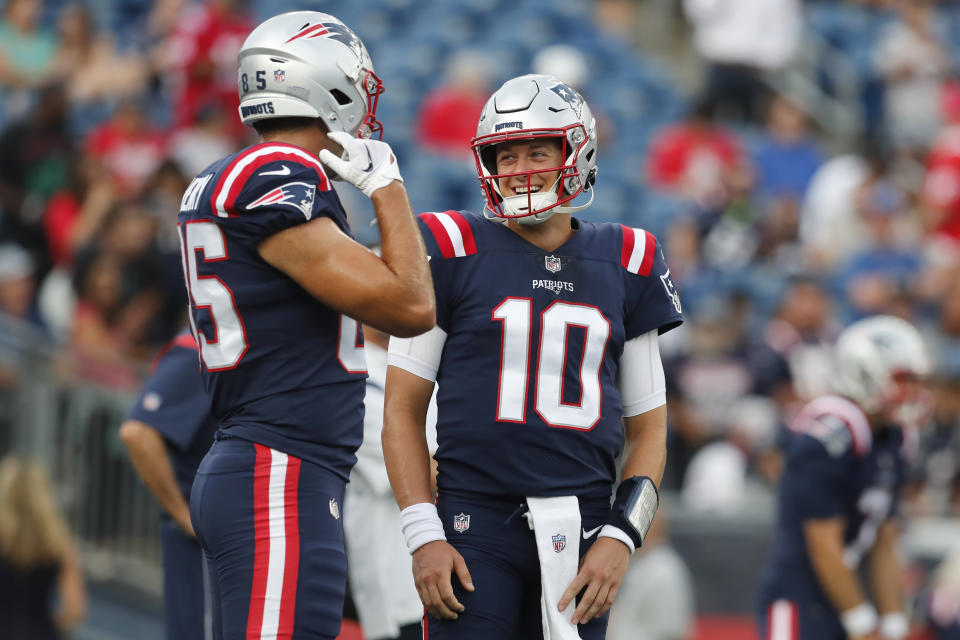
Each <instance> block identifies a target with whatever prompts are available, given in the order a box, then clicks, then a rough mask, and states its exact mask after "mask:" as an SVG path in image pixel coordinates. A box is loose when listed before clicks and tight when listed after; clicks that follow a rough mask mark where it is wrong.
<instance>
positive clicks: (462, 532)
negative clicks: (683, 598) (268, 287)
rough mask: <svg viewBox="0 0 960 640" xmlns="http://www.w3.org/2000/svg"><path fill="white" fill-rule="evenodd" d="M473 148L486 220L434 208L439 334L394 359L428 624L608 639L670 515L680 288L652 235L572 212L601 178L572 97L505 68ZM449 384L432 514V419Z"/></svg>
mask: <svg viewBox="0 0 960 640" xmlns="http://www.w3.org/2000/svg"><path fill="white" fill-rule="evenodd" d="M473 149H474V151H475V154H476V157H477V166H478V172H479V177H480V179H481V183H482V186H483V191H484V195H485V197H486V201H487V210H488V215H489V218H485V217H481V216H479V215H476V214H473V213H469V212H457V211H447V212H437V213H425V214H423V215H421V216H420V228H421V231H422V232H423V236H424V238H425V240H426V243H427V249H428V253H429V255H430V265H431V269H432V271H433V277H434V286H435V290H436V297H437V327H436V328H435V329H433V330H432V331H430V332H429V333H427V334H425V335H423V336H418V337H415V338H412V339H408V340H398V339H393V340H391V344H390V353H389V359H388V364H389V365H390V366H389V368H388V374H387V385H386V401H385V406H386V410H385V426H384V431H383V448H384V455H385V458H386V462H387V470H388V472H389V475H390V480H391V483H392V485H393V488H394V491H395V493H396V496H397V500H398V503H399V505H400V507H401V509H402V510H403V511H402V519H403V527H404V534H405V537H406V540H407V546H408V549H409V551H410V552H411V553H412V554H413V570H414V579H415V582H416V584H417V587H418V590H419V592H420V596H421V600H422V601H423V602H424V605H425V606H426V609H427V612H428V614H429V615H428V616H427V617H426V619H425V625H426V627H427V628H426V629H425V633H424V636H425V637H426V636H427V635H429V637H430V638H431V640H435V639H437V638H441V639H444V640H447V639H452V638H455V639H468V638H491V639H494V638H495V639H501V638H502V639H507V638H525V639H526V638H539V637H542V636H541V633H543V635H544V636H546V637H550V638H578V637H583V638H591V639H592V638H602V637H604V634H605V628H606V612H607V610H608V609H609V606H610V604H611V603H612V601H613V598H614V596H615V595H616V591H617V588H618V587H619V584H620V580H622V578H623V574H624V571H625V570H626V566H627V562H628V559H629V554H630V553H631V552H632V550H633V549H635V547H636V546H638V545H639V544H641V542H642V538H643V535H644V534H645V533H646V529H647V527H649V524H650V521H651V520H652V518H653V514H654V512H655V511H656V506H657V495H656V484H657V483H659V481H660V478H661V475H662V473H663V466H664V462H665V457H666V445H665V442H666V439H665V435H666V410H665V406H664V403H665V389H664V382H663V368H662V366H661V364H660V359H659V353H658V349H657V336H658V334H659V333H662V332H664V331H667V330H669V329H671V328H673V327H675V326H676V325H678V324H680V322H681V309H680V301H679V297H678V295H677V292H676V290H675V289H674V287H673V283H672V282H671V280H670V274H669V271H668V269H667V267H666V264H665V263H664V258H663V254H662V252H661V250H660V247H659V246H658V243H657V240H656V238H654V237H653V235H651V234H650V233H648V232H646V231H644V230H642V229H635V228H630V227H626V226H623V225H619V224H611V223H590V222H586V221H581V220H579V219H576V218H573V217H572V215H571V214H572V213H573V212H575V211H577V210H579V209H582V208H584V207H585V206H586V205H579V206H577V205H574V199H575V198H577V197H579V196H581V194H584V193H585V194H586V195H590V196H591V197H592V193H593V183H594V179H595V177H596V125H595V121H594V118H593V116H592V115H591V113H590V109H589V107H588V106H587V104H586V103H585V102H584V101H583V99H582V98H581V97H580V95H579V94H578V93H576V91H574V90H573V89H571V88H570V87H568V86H566V85H564V84H562V83H560V82H559V81H557V80H556V79H554V78H552V77H550V76H523V77H520V78H515V79H513V80H510V81H508V82H507V83H506V84H504V85H503V87H501V88H500V89H499V90H498V91H497V92H496V93H494V95H493V96H492V97H491V98H490V100H489V102H488V103H487V105H486V107H485V108H484V110H483V114H482V116H481V119H480V124H479V127H478V137H477V138H476V139H474V142H473ZM587 204H589V202H588V203H587ZM435 381H436V383H438V384H439V390H438V395H437V403H438V414H437V440H438V450H437V452H436V454H435V457H436V459H437V461H438V466H439V475H438V479H437V485H438V496H437V501H436V507H434V506H433V504H432V503H433V499H432V496H431V494H430V484H429V464H428V456H427V449H426V445H425V440H424V431H423V428H424V426H423V425H424V415H425V412H426V407H427V403H428V401H429V399H430V395H431V392H432V389H433V387H434V382H435ZM621 453H623V473H622V482H620V485H619V488H617V500H616V501H615V502H614V505H613V507H612V508H611V504H610V498H611V494H612V492H613V490H614V488H615V487H617V478H616V467H617V458H618V456H619V455H620V454H621ZM598 532H599V533H598ZM581 557H582V558H583V564H582V567H581V568H580V569H579V571H578V561H579V560H580V558H581ZM453 573H455V574H456V578H453V577H452V574H453ZM581 589H585V591H584V594H583V596H582V597H581V598H580V600H579V602H578V603H574V602H572V600H573V597H574V596H575V595H576V594H578V593H579V592H580V591H581ZM541 603H542V606H541ZM561 608H562V609H563V611H562V612H561V610H560V609H561ZM577 625H579V626H577ZM578 633H579V635H578Z"/></svg>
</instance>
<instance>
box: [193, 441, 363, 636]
mask: <svg viewBox="0 0 960 640" xmlns="http://www.w3.org/2000/svg"><path fill="white" fill-rule="evenodd" d="M343 490H344V482H343V481H342V480H341V479H340V478H338V477H337V476H336V475H334V474H333V473H331V472H329V471H327V470H325V469H322V468H320V467H318V466H317V465H314V464H311V463H308V462H303V461H301V460H300V459H298V458H295V457H294V456H290V455H287V454H284V453H281V452H279V451H276V450H274V449H270V448H268V447H265V446H263V445H260V444H255V443H253V442H249V441H246V440H242V439H238V438H224V439H220V440H217V441H215V442H214V444H213V447H212V448H211V449H210V452H209V453H207V455H206V457H205V458H204V459H203V462H202V463H201V464H200V468H199V469H198V471H197V477H196V479H195V480H194V483H193V489H192V493H191V499H190V517H191V520H192V521H193V526H194V528H195V529H196V531H197V536H198V538H199V539H200V543H201V544H202V545H203V548H204V550H205V551H206V552H207V557H208V558H210V559H211V560H212V561H213V564H214V566H215V569H216V571H215V575H216V584H215V585H214V592H215V598H216V599H217V600H218V602H219V609H220V622H221V628H222V637H223V640H252V639H257V640H268V639H269V640H307V639H310V640H320V639H323V640H331V639H333V638H336V636H337V634H338V633H339V631H340V621H341V618H342V614H343V598H344V590H345V587H346V572H347V561H346V556H345V554H344V550H343V526H342V520H341V519H340V505H342V504H343Z"/></svg>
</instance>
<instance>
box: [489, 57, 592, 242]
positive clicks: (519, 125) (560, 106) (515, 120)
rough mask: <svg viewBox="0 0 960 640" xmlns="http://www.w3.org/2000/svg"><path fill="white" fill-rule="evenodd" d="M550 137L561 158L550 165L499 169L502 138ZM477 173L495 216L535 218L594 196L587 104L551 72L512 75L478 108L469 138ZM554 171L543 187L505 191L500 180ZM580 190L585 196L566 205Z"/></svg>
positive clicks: (535, 221) (568, 208) (569, 208)
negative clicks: (513, 192) (556, 173)
mask: <svg viewBox="0 0 960 640" xmlns="http://www.w3.org/2000/svg"><path fill="white" fill-rule="evenodd" d="M543 138H554V139H557V140H559V141H560V143H561V150H562V151H561V153H562V157H563V158H564V160H563V164H562V165H561V166H558V167H550V168H549V169H537V170H536V171H521V172H517V173H504V174H500V173H498V171H497V162H496V146H497V145H498V144H501V143H504V142H517V141H530V140H536V139H543ZM472 147H473V154H474V157H475V159H476V162H477V175H478V177H479V179H480V185H481V188H482V190H483V195H484V198H485V199H486V208H487V210H488V211H489V212H490V213H491V214H493V215H494V216H496V217H498V218H509V219H516V220H517V222H519V223H521V224H539V223H541V222H543V221H545V220H547V219H548V218H550V217H551V216H552V215H553V214H554V213H572V212H574V211H580V210H581V209H585V208H587V207H588V206H590V203H591V202H593V185H594V181H595V180H596V177H597V123H596V119H595V118H594V117H593V112H592V111H590V107H589V106H588V105H587V103H586V101H585V100H584V99H583V96H581V95H580V94H579V93H578V92H577V91H576V90H575V89H572V88H571V87H569V86H567V85H565V84H563V83H562V82H560V81H559V80H557V79H556V78H554V77H553V76H547V75H536V74H531V75H526V76H520V77H518V78H513V79H512V80H508V81H507V82H505V83H504V85H503V86H502V87H500V88H499V89H497V91H496V92H495V93H494V94H493V95H492V96H491V97H490V99H489V100H488V101H487V104H486V105H485V106H484V107H483V112H482V113H481V114H480V122H479V123H478V125H477V137H476V138H474V139H473V143H472ZM554 171H559V172H560V175H559V177H558V179H557V183H558V184H554V185H553V187H552V188H551V189H549V190H547V191H542V192H536V193H531V191H530V190H529V189H528V191H527V193H526V194H520V195H513V196H504V195H503V193H502V192H501V190H500V180H501V179H502V178H508V177H513V176H523V175H525V176H527V184H528V186H529V184H530V176H531V175H533V174H535V173H549V172H554ZM584 191H590V200H589V201H588V202H586V203H585V204H582V205H579V206H572V205H567V204H566V203H568V202H570V201H571V200H573V199H574V198H576V197H577V196H579V195H580V194H581V193H583V192H584Z"/></svg>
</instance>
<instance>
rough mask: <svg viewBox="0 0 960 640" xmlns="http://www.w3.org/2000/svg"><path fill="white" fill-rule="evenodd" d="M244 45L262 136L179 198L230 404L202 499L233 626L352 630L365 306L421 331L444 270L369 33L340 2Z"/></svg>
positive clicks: (215, 397)
mask: <svg viewBox="0 0 960 640" xmlns="http://www.w3.org/2000/svg"><path fill="white" fill-rule="evenodd" d="M238 60H239V71H238V87H239V91H240V117H241V119H242V120H243V122H244V123H246V124H248V125H251V126H252V127H254V128H255V129H256V130H257V133H258V134H259V135H260V143H259V144H256V145H254V146H252V147H249V148H246V149H243V150H242V151H240V152H239V153H235V154H232V155H230V156H227V157H226V158H223V159H222V160H219V161H217V162H215V163H213V164H212V165H210V167H208V168H207V169H205V170H204V171H202V172H201V173H200V174H199V175H198V176H197V177H196V178H195V179H194V180H193V182H192V183H191V184H190V186H189V187H188V188H187V191H186V193H185V194H184V196H183V201H182V203H181V205H180V215H179V231H180V240H181V243H182V257H183V269H184V274H185V278H186V284H187V291H188V299H189V302H190V321H191V325H192V328H193V331H194V334H195V335H196V337H197V341H198V344H199V346H200V360H201V373H202V375H203V380H204V387H205V389H206V391H207V393H208V394H209V396H210V400H211V411H212V413H213V416H214V418H215V419H216V420H217V421H218V423H219V431H218V435H217V439H216V440H215V442H214V444H213V446H212V447H211V449H210V452H209V453H208V454H207V456H206V457H205V458H204V460H203V462H202V463H201V465H200V468H199V470H198V472H197V477H196V480H195V481H194V486H193V491H192V493H191V496H190V515H191V521H192V523H193V526H194V529H195V530H196V532H197V537H198V539H199V540H200V543H201V545H202V546H203V548H204V550H205V552H206V553H207V554H208V558H210V559H211V560H212V564H213V565H214V566H215V567H216V575H217V584H216V585H215V587H216V588H217V590H218V596H217V598H218V601H219V603H220V609H221V620H222V625H223V635H224V638H226V639H227V640H238V639H240V638H244V639H245V640H250V639H251V638H271V639H273V638H297V639H299V638H334V637H336V636H337V634H338V632H339V629H340V620H341V613H342V606H343V596H344V589H345V572H346V559H345V557H344V551H343V527H342V520H341V513H340V507H341V504H342V502H343V492H344V486H345V483H346V481H347V478H348V477H349V473H350V469H351V467H352V466H353V464H354V462H355V461H356V456H355V455H354V452H355V451H356V449H357V447H358V446H359V444H360V441H361V437H362V434H363V394H364V380H365V377H366V364H365V359H364V354H363V336H362V332H361V330H360V325H359V323H360V322H365V323H367V324H369V325H371V326H373V327H376V328H378V329H380V330H382V331H384V332H386V333H389V334H392V335H401V336H411V335H416V334H419V333H422V332H424V331H426V330H428V329H430V328H431V327H432V326H433V325H434V322H435V316H436V312H435V304H434V296H433V287H432V283H431V278H430V270H429V267H428V265H427V261H426V253H425V250H424V243H423V239H422V237H421V236H420V234H419V233H418V231H417V227H416V221H415V218H414V216H413V213H412V211H411V209H410V204H409V201H408V199H407V195H406V191H405V189H404V187H403V184H402V178H401V177H400V172H399V170H398V168H397V163H396V160H395V158H394V156H393V154H392V153H391V150H390V147H389V146H388V145H387V144H386V143H384V142H380V141H378V140H371V139H370V136H371V135H372V134H374V133H379V130H380V125H379V123H378V122H377V120H376V103H377V99H378V96H379V94H380V93H381V91H382V90H383V85H382V83H381V82H380V80H379V78H377V76H376V75H375V74H374V71H373V65H372V63H371V61H370V57H369V55H368V54H367V51H366V49H365V48H364V46H363V43H362V42H361V41H360V39H359V38H358V37H357V36H356V35H355V34H354V33H353V31H351V30H350V29H349V28H348V27H347V26H346V25H344V24H343V23H342V22H340V21H339V20H337V19H336V18H334V17H332V16H329V15H327V14H323V13H318V12H314V11H300V12H291V13H285V14H281V15H278V16H275V17H273V18H270V19H268V20H266V21H265V22H263V23H262V24H260V25H259V26H258V27H256V28H255V29H254V30H253V32H251V34H250V35H249V36H248V37H247V39H246V41H245V42H244V44H243V46H242V48H241V50H240V54H239V56H238ZM321 161H322V163H321ZM325 167H326V168H330V169H331V170H332V171H333V173H334V174H337V175H338V176H339V177H340V178H342V179H343V180H345V181H347V182H350V183H351V184H353V185H354V186H356V187H357V188H359V189H360V190H361V191H362V192H363V193H364V194H365V195H366V196H368V197H369V198H370V199H371V200H372V201H373V204H374V208H375V210H376V215H377V220H378V222H379V223H380V232H381V249H382V258H381V257H379V256H377V255H375V254H374V253H373V252H371V251H369V250H368V249H366V248H365V247H363V246H362V245H360V244H358V243H357V242H355V241H354V240H353V239H352V237H351V235H350V229H349V227H348V225H347V219H346V215H345V213H344V210H343V208H342V206H341V205H340V201H339V200H338V198H337V195H336V193H335V192H334V191H333V189H332V187H331V181H330V179H331V178H330V177H329V176H328V174H327V169H326V168H325Z"/></svg>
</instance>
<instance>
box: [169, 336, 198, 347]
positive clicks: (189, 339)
mask: <svg viewBox="0 0 960 640" xmlns="http://www.w3.org/2000/svg"><path fill="white" fill-rule="evenodd" d="M172 346H174V347H184V348H186V349H193V350H194V351H199V350H200V347H198V346H197V341H196V340H194V339H193V334H192V333H181V334H180V335H178V336H177V337H176V338H174V339H173V345H172Z"/></svg>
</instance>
